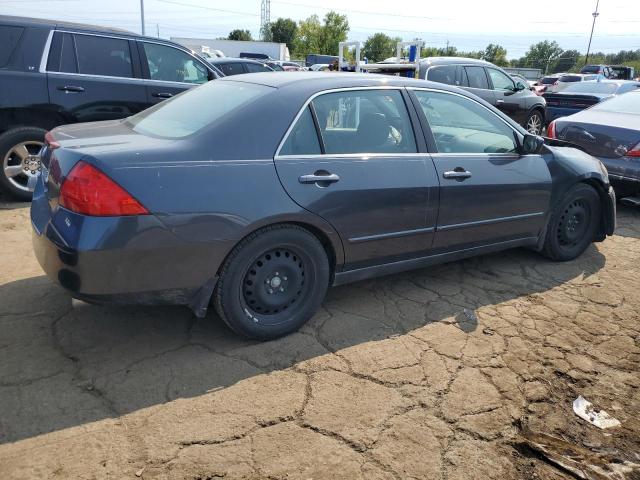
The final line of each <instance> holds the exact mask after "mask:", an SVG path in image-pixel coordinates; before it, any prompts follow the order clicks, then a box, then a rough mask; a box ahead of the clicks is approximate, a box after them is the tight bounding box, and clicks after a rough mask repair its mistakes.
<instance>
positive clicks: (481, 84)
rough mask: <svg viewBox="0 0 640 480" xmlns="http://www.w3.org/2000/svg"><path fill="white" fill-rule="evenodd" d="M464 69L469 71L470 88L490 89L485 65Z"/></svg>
mask: <svg viewBox="0 0 640 480" xmlns="http://www.w3.org/2000/svg"><path fill="white" fill-rule="evenodd" d="M464 69H465V71H466V72H467V78H468V79H469V87H470V88H483V89H485V90H488V89H489V82H488V81H487V75H486V73H485V72H484V68H483V67H464Z"/></svg>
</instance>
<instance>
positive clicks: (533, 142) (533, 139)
mask: <svg viewBox="0 0 640 480" xmlns="http://www.w3.org/2000/svg"><path fill="white" fill-rule="evenodd" d="M542 145H544V138H542V137H539V136H538V135H531V134H526V135H525V136H524V140H522V146H521V148H520V151H521V153H522V154H523V155H533V154H536V153H539V152H540V149H541V148H542Z"/></svg>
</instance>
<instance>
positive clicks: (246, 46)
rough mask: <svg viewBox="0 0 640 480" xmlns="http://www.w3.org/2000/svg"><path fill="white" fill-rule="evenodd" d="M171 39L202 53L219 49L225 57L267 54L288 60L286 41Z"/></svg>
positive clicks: (270, 56)
mask: <svg viewBox="0 0 640 480" xmlns="http://www.w3.org/2000/svg"><path fill="white" fill-rule="evenodd" d="M171 41H173V42H176V43H179V44H180V45H183V46H185V47H187V48H189V49H190V50H193V51H194V52H198V53H202V52H203V51H206V50H205V49H208V50H209V51H212V50H219V51H221V52H222V53H223V54H224V55H225V56H226V57H239V56H240V54H259V55H267V56H268V57H269V58H272V59H274V60H282V61H289V60H290V58H289V49H288V48H287V44H286V43H275V42H253V41H251V42H245V41H241V40H214V39H211V38H188V37H171Z"/></svg>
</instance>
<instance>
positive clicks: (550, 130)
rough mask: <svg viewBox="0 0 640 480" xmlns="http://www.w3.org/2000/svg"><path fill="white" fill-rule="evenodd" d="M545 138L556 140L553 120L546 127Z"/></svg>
mask: <svg viewBox="0 0 640 480" xmlns="http://www.w3.org/2000/svg"><path fill="white" fill-rule="evenodd" d="M547 137H549V138H557V137H556V121H555V120H554V121H553V122H551V123H550V124H549V126H548V127H547Z"/></svg>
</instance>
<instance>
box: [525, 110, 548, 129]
mask: <svg viewBox="0 0 640 480" xmlns="http://www.w3.org/2000/svg"><path fill="white" fill-rule="evenodd" d="M523 126H524V128H525V130H526V131H527V132H529V133H530V134H532V135H542V129H543V128H544V118H542V113H540V111H539V110H534V111H533V112H531V113H530V114H529V116H528V117H527V120H526V121H525V122H524V125H523Z"/></svg>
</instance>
